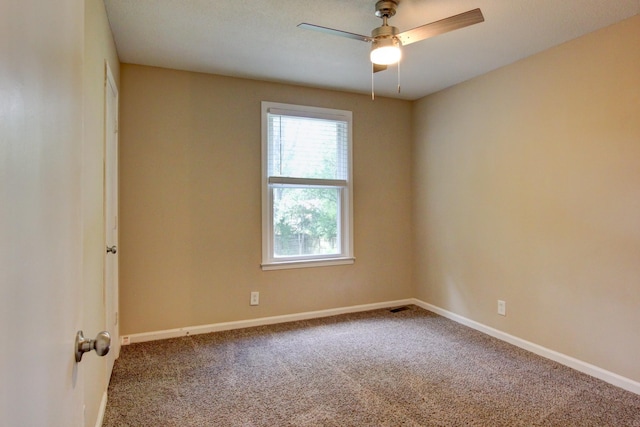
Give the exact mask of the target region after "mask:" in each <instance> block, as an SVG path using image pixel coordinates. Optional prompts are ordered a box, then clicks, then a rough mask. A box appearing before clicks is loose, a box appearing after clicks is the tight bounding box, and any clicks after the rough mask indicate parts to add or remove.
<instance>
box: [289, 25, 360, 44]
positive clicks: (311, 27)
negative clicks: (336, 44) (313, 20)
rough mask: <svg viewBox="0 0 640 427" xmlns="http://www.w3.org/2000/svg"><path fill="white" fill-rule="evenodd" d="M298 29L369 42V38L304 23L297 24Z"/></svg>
mask: <svg viewBox="0 0 640 427" xmlns="http://www.w3.org/2000/svg"><path fill="white" fill-rule="evenodd" d="M298 28H304V29H305V30H313V31H319V32H321V33H326V34H333V35H334V36H340V37H346V38H349V39H354V40H361V41H363V42H370V41H371V37H368V36H363V35H361V34H355V33H349V32H347V31H341V30H334V29H333V28H327V27H321V26H320V25H313V24H307V23H306V22H303V23H302V24H298Z"/></svg>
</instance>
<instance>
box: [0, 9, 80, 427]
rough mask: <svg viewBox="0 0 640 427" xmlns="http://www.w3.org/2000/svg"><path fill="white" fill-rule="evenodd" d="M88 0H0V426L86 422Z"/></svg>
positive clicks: (73, 426)
mask: <svg viewBox="0 0 640 427" xmlns="http://www.w3.org/2000/svg"><path fill="white" fill-rule="evenodd" d="M83 31H84V2H82V1H80V0H58V1H55V2H46V1H44V2H43V1H37V2H36V1H35V0H24V1H2V2H0V40H2V42H1V43H0V340H1V344H0V425H1V426H70V427H75V426H81V425H83V384H84V382H83V378H82V365H78V364H76V362H75V358H74V340H75V335H76V331H77V330H78V329H81V320H82V319H81V317H82V306H81V301H82V286H81V284H82V217H81V207H82V191H81V175H82V137H83V134H82V126H83V124H82V123H83V116H82V114H83V113H82V59H83Z"/></svg>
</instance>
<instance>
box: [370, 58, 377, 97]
mask: <svg viewBox="0 0 640 427" xmlns="http://www.w3.org/2000/svg"><path fill="white" fill-rule="evenodd" d="M374 66H375V65H374V64H373V62H372V63H371V100H372V101H375V100H376V94H375V93H374V91H373V76H374V74H375V73H374V71H373V68H374Z"/></svg>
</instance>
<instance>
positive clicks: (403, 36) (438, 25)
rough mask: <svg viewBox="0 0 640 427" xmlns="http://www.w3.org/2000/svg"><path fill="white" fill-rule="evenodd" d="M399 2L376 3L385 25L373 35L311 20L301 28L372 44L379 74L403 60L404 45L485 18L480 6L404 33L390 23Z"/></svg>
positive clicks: (372, 52)
mask: <svg viewBox="0 0 640 427" xmlns="http://www.w3.org/2000/svg"><path fill="white" fill-rule="evenodd" d="M399 2H400V0H386V1H384V0H381V1H378V2H377V3H376V12H375V13H376V16H377V17H379V18H382V26H380V27H378V28H375V29H374V30H373V31H372V32H371V36H364V35H361V34H354V33H349V32H347V31H341V30H335V29H333V28H328V27H321V26H320V25H314V24H308V23H302V24H299V25H298V27H299V28H305V29H307V30H314V31H320V32H323V33H327V34H333V35H336V36H341V37H347V38H350V39H355V40H360V41H363V42H367V43H371V55H370V59H371V62H372V64H373V65H372V66H373V72H374V73H376V72H378V71H383V70H386V69H387V66H388V65H392V64H395V63H398V62H399V61H400V57H401V51H400V47H401V46H406V45H409V44H411V43H415V42H419V41H421V40H424V39H427V38H429V37H434V36H437V35H439V34H443V33H447V32H449V31H453V30H457V29H459V28H463V27H467V26H469V25H473V24H478V23H480V22H483V21H484V16H482V12H481V11H480V9H473V10H470V11H468V12H464V13H461V14H459V15H454V16H450V17H449V18H444V19H441V20H439V21H435V22H431V23H429V24H425V25H422V26H420V27H416V28H414V29H412V30H408V31H403V32H402V33H401V32H399V31H398V29H397V28H396V27H393V26H391V25H389V24H388V23H387V20H388V19H389V18H391V17H392V16H394V15H395V14H396V8H397V7H398V3H399Z"/></svg>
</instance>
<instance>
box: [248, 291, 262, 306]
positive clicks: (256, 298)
mask: <svg viewBox="0 0 640 427" xmlns="http://www.w3.org/2000/svg"><path fill="white" fill-rule="evenodd" d="M250 304H251V305H258V304H260V292H251V303H250Z"/></svg>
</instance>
